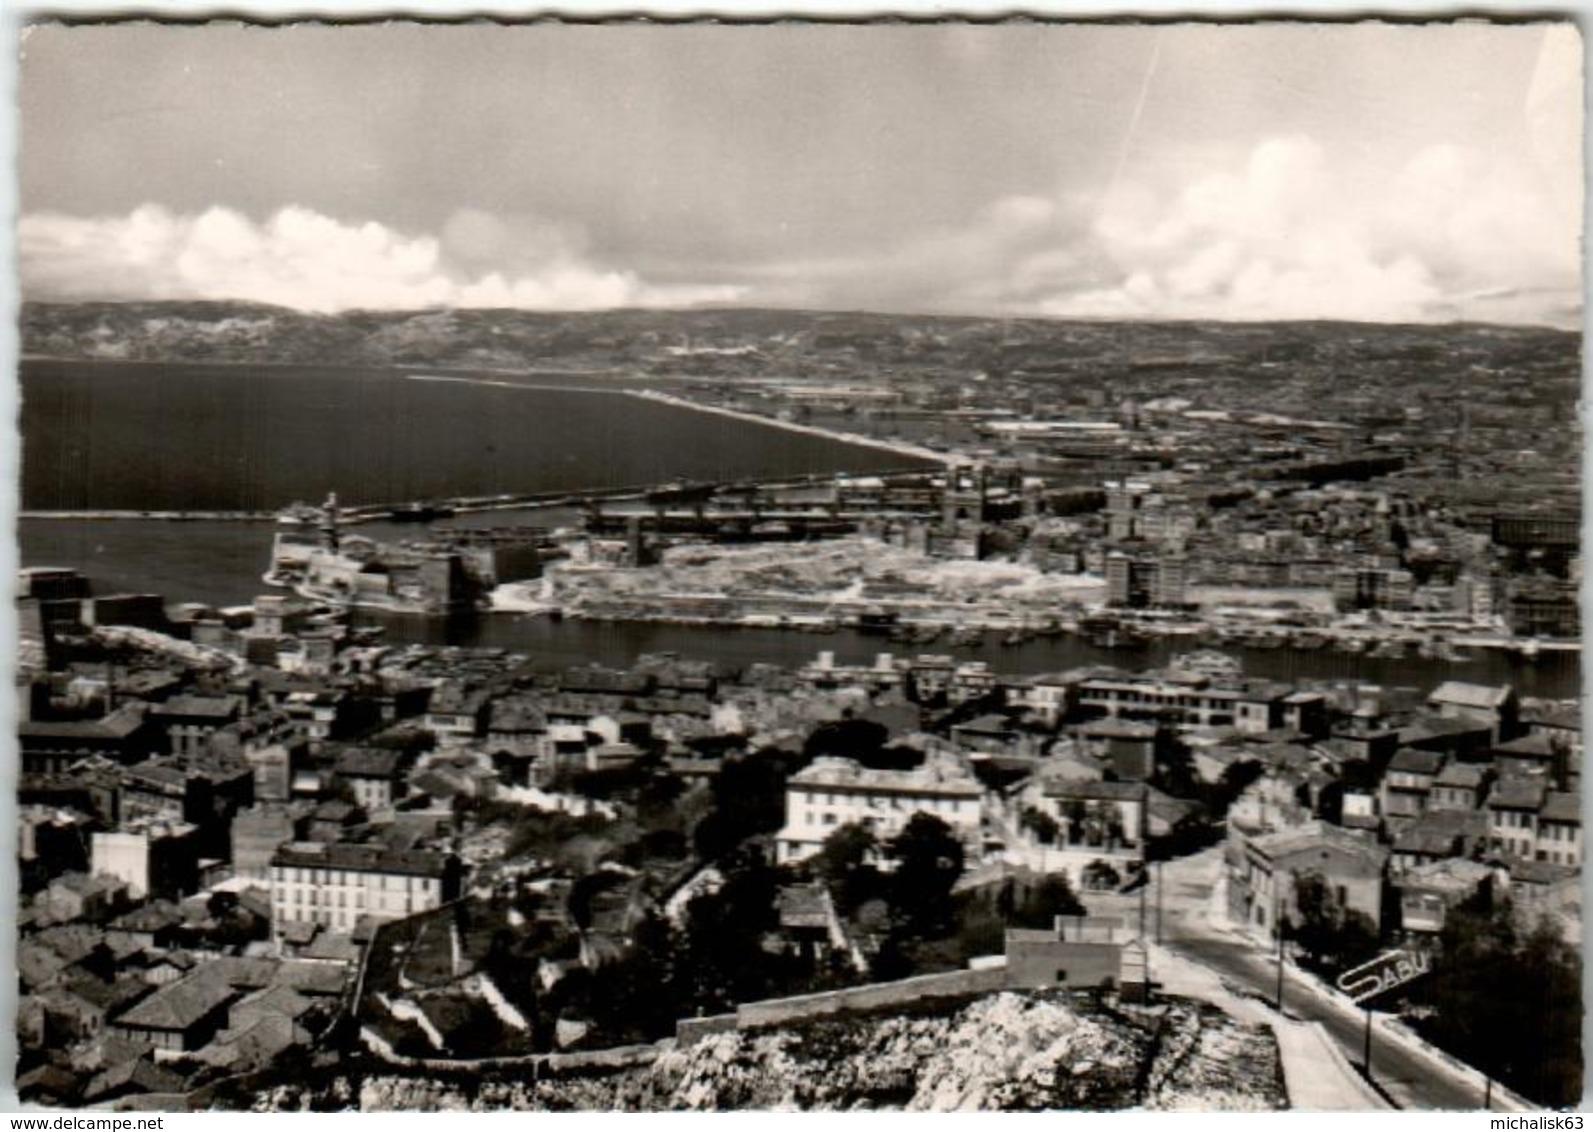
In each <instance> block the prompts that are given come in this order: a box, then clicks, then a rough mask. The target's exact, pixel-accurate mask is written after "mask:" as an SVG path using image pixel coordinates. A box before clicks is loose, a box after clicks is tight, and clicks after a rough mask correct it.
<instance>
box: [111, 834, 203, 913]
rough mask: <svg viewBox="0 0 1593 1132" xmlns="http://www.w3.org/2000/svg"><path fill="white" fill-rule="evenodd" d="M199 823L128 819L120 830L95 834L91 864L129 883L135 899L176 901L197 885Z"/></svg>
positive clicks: (128, 885)
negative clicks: (157, 898)
mask: <svg viewBox="0 0 1593 1132" xmlns="http://www.w3.org/2000/svg"><path fill="white" fill-rule="evenodd" d="M198 834H199V829H198V827H197V826H193V825H189V824H188V823H186V822H181V821H169V820H165V819H161V818H140V819H133V820H130V821H128V822H127V823H125V824H124V825H123V827H122V828H121V829H119V830H107V831H103V832H99V833H96V834H94V835H93V838H92V839H91V841H90V850H89V861H90V868H91V869H92V871H93V872H94V873H95V874H97V875H102V876H111V877H116V878H117V879H118V880H121V881H124V882H125V883H126V884H127V887H128V890H129V892H130V893H131V895H132V897H133V899H135V900H142V899H144V898H146V897H156V896H159V897H164V898H166V899H168V900H175V899H177V898H178V897H181V896H186V895H188V894H189V893H191V892H193V891H194V890H195V889H196V888H197V886H198V872H199V852H198V848H197V845H196V844H195V842H196V839H197V837H198Z"/></svg>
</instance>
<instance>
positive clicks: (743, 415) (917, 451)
mask: <svg viewBox="0 0 1593 1132" xmlns="http://www.w3.org/2000/svg"><path fill="white" fill-rule="evenodd" d="M616 392H619V393H623V394H624V395H625V396H627V397H636V398H639V399H640V400H643V401H654V402H657V403H659V404H663V405H673V406H675V407H676V408H678V409H694V410H696V411H697V412H699V413H713V414H715V415H717V416H721V417H729V418H730V419H731V420H737V421H745V422H746V423H748V424H756V425H766V426H768V427H769V428H782V429H785V430H786V431H787V432H801V433H806V434H807V435H808V436H817V437H820V438H822V439H825V440H836V441H840V442H841V443H843V444H856V445H859V446H860V447H863V448H874V449H878V450H880V451H883V452H893V453H895V454H896V455H898V456H911V457H912V458H914V459H916V460H929V461H931V462H933V463H936V464H943V465H946V466H947V467H955V466H956V465H958V464H960V463H965V462H966V461H965V460H964V459H963V458H961V457H959V456H958V455H957V454H956V453H955V452H937V451H936V450H935V449H933V448H925V447H923V446H922V445H919V444H909V443H907V442H906V441H904V440H881V439H879V438H878V437H872V436H860V435H859V434H857V433H855V432H842V431H841V430H839V429H833V428H820V427H818V426H817V425H806V424H798V423H797V422H795V421H783V420H780V419H779V418H778V417H770V416H764V415H763V414H761V413H750V412H747V411H746V410H745V409H727V408H725V407H723V406H721V405H705V404H703V403H702V402H701V401H693V400H692V399H691V398H689V397H679V396H676V395H675V394H673V393H662V392H660V391H658V390H656V389H622V390H616Z"/></svg>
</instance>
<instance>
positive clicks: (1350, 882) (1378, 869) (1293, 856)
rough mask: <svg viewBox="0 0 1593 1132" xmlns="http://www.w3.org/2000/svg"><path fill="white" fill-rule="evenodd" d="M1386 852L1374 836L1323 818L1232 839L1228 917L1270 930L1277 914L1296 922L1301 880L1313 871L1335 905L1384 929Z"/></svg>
mask: <svg viewBox="0 0 1593 1132" xmlns="http://www.w3.org/2000/svg"><path fill="white" fill-rule="evenodd" d="M1388 857H1389V851H1388V849H1387V848H1386V847H1384V846H1382V845H1379V844H1378V843H1377V842H1376V841H1374V840H1372V839H1371V838H1370V837H1368V836H1365V835H1362V834H1357V833H1352V832H1350V831H1349V830H1345V829H1340V828H1339V827H1337V826H1334V825H1328V824H1327V823H1325V822H1320V821H1313V822H1307V823H1306V824H1305V825H1302V826H1299V827H1297V828H1294V829H1288V830H1280V831H1278V832H1276V833H1268V834H1263V835H1261V836H1259V837H1251V838H1246V839H1244V840H1243V841H1241V842H1232V841H1230V843H1229V852H1228V855H1227V871H1228V914H1229V917H1230V918H1231V919H1233V920H1234V921H1235V922H1237V923H1240V924H1245V925H1247V926H1249V927H1251V928H1254V929H1257V930H1260V931H1262V932H1264V933H1269V934H1270V933H1272V932H1274V931H1275V929H1276V924H1277V921H1278V918H1279V917H1283V918H1286V919H1289V920H1292V921H1294V922H1296V923H1298V922H1299V918H1300V909H1299V904H1298V901H1297V893H1298V892H1299V887H1300V881H1301V879H1302V878H1303V877H1305V876H1307V875H1312V874H1314V875H1315V876H1317V877H1320V879H1321V881H1322V883H1323V884H1325V885H1326V887H1327V892H1328V894H1329V898H1330V899H1331V900H1332V902H1333V903H1334V904H1335V905H1336V906H1337V907H1339V908H1341V909H1343V910H1344V911H1346V912H1353V913H1358V914H1359V915H1361V916H1364V917H1365V918H1366V919H1367V920H1368V921H1369V922H1370V923H1371V925H1372V927H1373V929H1374V930H1377V929H1380V928H1381V926H1382V917H1383V878H1384V874H1385V872H1386V870H1387V866H1388Z"/></svg>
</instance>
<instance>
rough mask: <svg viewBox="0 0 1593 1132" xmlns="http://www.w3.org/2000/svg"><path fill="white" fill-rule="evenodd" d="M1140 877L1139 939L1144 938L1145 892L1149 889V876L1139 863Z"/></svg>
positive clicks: (1143, 865) (1143, 864) (1142, 864)
mask: <svg viewBox="0 0 1593 1132" xmlns="http://www.w3.org/2000/svg"><path fill="white" fill-rule="evenodd" d="M1140 876H1141V879H1142V881H1143V883H1142V884H1141V885H1140V886H1139V938H1140V939H1141V940H1142V941H1143V940H1144V938H1145V890H1146V889H1147V888H1149V887H1150V876H1149V875H1147V874H1146V872H1145V863H1144V862H1141V863H1140Z"/></svg>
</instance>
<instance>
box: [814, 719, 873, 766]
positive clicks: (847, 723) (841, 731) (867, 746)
mask: <svg viewBox="0 0 1593 1132" xmlns="http://www.w3.org/2000/svg"><path fill="white" fill-rule="evenodd" d="M889 738H890V730H889V729H888V728H886V727H885V726H884V725H883V724H880V723H875V722H874V721H872V720H868V719H851V718H847V719H838V720H836V721H834V722H833V723H821V724H820V725H819V726H817V727H815V728H814V729H813V730H812V731H811V732H810V733H809V734H808V737H807V741H806V742H805V743H803V744H802V754H803V755H804V756H805V757H806V758H807V759H808V760H812V759H818V758H827V757H834V758H843V759H858V760H867V759H868V758H870V757H871V756H873V755H875V754H877V753H878V752H879V750H880V749H881V748H882V747H884V746H885V740H887V739H889Z"/></svg>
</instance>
